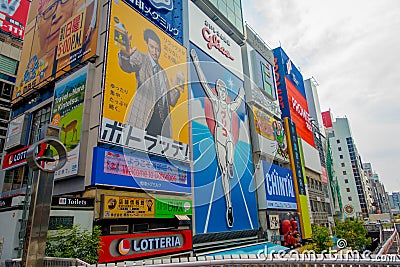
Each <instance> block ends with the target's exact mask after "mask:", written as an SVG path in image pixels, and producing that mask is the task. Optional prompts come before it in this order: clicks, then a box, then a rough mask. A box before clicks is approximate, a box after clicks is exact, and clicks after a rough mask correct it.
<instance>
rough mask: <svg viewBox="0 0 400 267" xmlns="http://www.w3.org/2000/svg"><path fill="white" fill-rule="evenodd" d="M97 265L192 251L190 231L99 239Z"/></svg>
mask: <svg viewBox="0 0 400 267" xmlns="http://www.w3.org/2000/svg"><path fill="white" fill-rule="evenodd" d="M100 241H101V243H102V248H101V252H100V254H99V263H104V262H116V261H122V260H128V259H137V258H143V257H149V256H156V255H162V254H170V253H176V252H182V251H188V250H191V249H192V231H191V230H182V231H169V232H156V233H143V234H128V235H110V236H102V237H101V240H100Z"/></svg>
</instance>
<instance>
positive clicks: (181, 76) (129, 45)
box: [101, 1, 189, 161]
mask: <svg viewBox="0 0 400 267" xmlns="http://www.w3.org/2000/svg"><path fill="white" fill-rule="evenodd" d="M110 29H111V30H110V36H109V39H108V51H107V64H106V79H105V88H104V106H103V121H102V129H101V139H102V140H104V141H106V142H109V143H114V144H117V145H120V146H123V147H128V148H133V149H135V150H141V151H144V152H147V153H152V154H159V155H161V156H165V157H168V158H172V159H177V160H179V161H188V160H189V150H188V143H189V130H188V124H187V122H188V104H187V100H188V90H187V85H186V80H187V67H186V64H184V63H186V48H184V47H183V46H181V45H180V44H179V43H178V42H176V41H175V40H173V39H172V38H171V37H169V36H168V35H167V34H166V33H164V32H163V31H161V30H160V29H158V28H157V27H156V26H155V25H153V24H152V23H151V22H149V21H148V20H146V19H145V18H144V17H142V16H141V15H140V14H139V13H137V12H136V11H134V10H132V9H131V8H130V7H129V6H128V5H127V4H125V3H124V2H121V1H118V2H117V1H113V2H112V7H111V21H110ZM176 146H178V147H179V150H178V151H176V150H175V149H173V147H176Z"/></svg>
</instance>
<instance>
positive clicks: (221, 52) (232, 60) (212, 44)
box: [188, 1, 244, 82]
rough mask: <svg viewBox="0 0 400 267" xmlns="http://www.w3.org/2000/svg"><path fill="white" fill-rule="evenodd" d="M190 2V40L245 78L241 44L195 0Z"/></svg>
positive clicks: (231, 70)
mask: <svg viewBox="0 0 400 267" xmlns="http://www.w3.org/2000/svg"><path fill="white" fill-rule="evenodd" d="M188 2H189V14H190V16H189V39H190V42H191V43H193V44H194V45H196V46H197V47H198V48H200V49H201V50H203V51H204V52H206V53H207V54H208V55H210V56H211V57H212V58H213V59H214V60H216V61H217V62H219V63H221V64H222V65H223V66H225V67H226V68H227V69H228V70H229V71H230V72H232V73H233V74H234V75H236V76H237V77H239V78H240V79H244V77H243V64H242V52H241V48H240V46H239V45H238V44H237V43H236V42H235V41H234V40H233V39H232V38H231V37H230V36H229V35H228V34H226V33H225V32H224V31H223V30H222V29H221V28H220V27H219V26H218V25H217V24H216V23H215V22H214V21H213V20H212V19H210V18H209V17H208V16H207V15H206V14H204V13H203V11H201V10H200V9H199V8H198V7H197V6H196V4H194V3H193V1H188ZM214 82H215V81H214Z"/></svg>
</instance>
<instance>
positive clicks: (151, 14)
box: [125, 0, 183, 44]
mask: <svg viewBox="0 0 400 267" xmlns="http://www.w3.org/2000/svg"><path fill="white" fill-rule="evenodd" d="M125 2H126V3H127V4H128V5H129V6H130V7H131V8H133V9H135V10H136V11H137V12H139V13H140V14H142V16H144V17H145V18H146V19H148V20H149V21H151V22H153V23H154V24H155V25H157V26H158V27H159V28H160V29H161V30H163V31H164V32H165V33H167V34H168V35H169V36H171V37H172V38H174V39H175V40H176V41H178V42H179V43H181V44H182V43H183V24H182V12H183V8H182V2H183V1H182V0H168V1H165V0H162V1H160V0H141V1H130V0H126V1H125Z"/></svg>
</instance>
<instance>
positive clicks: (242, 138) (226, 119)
mask: <svg viewBox="0 0 400 267" xmlns="http://www.w3.org/2000/svg"><path fill="white" fill-rule="evenodd" d="M190 55H191V60H192V61H191V64H190V75H191V79H192V81H193V82H192V83H191V84H190V86H191V96H192V99H191V114H192V120H191V122H192V140H193V163H194V203H195V205H196V206H195V219H196V234H206V233H216V232H227V231H237V230H250V229H258V219H257V204H256V195H255V187H254V183H253V179H252V178H253V172H254V171H253V166H252V155H251V148H250V139H249V138H250V136H249V134H248V133H249V128H248V127H249V124H248V117H247V113H246V105H245V100H244V90H243V81H242V80H241V79H239V78H238V77H236V76H235V75H234V74H232V72H230V71H228V70H227V69H226V68H225V67H223V66H222V65H221V64H219V63H217V62H216V61H215V60H214V59H212V58H211V57H210V56H208V55H207V54H206V53H204V52H203V51H202V50H201V49H199V48H198V47H196V46H195V45H193V44H191V45H190ZM219 86H222V87H224V88H225V89H222V88H220V87H219ZM217 91H218V93H217ZM219 94H221V95H219ZM218 95H219V97H217V96H218Z"/></svg>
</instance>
